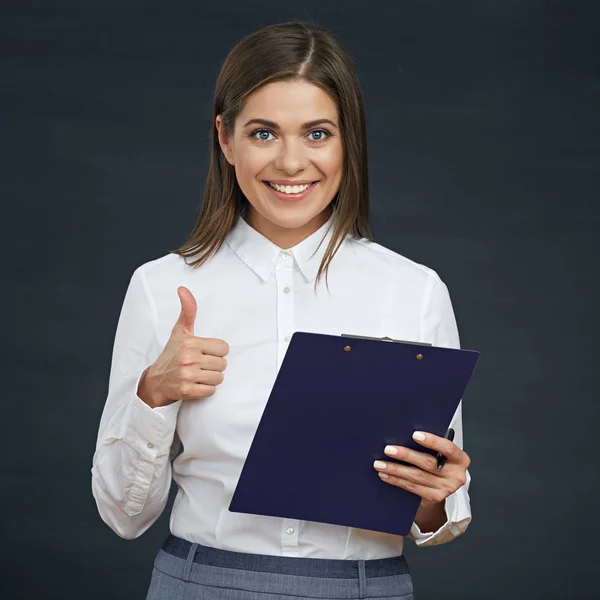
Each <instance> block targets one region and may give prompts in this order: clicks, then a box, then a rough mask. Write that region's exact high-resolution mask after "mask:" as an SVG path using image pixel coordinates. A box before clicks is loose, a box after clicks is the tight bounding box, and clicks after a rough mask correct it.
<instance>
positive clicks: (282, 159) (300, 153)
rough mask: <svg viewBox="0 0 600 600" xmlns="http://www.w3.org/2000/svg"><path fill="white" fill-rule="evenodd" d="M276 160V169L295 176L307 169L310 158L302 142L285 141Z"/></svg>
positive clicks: (295, 140) (296, 140) (294, 140)
mask: <svg viewBox="0 0 600 600" xmlns="http://www.w3.org/2000/svg"><path fill="white" fill-rule="evenodd" d="M279 147H280V150H279V153H278V154H277V157H276V159H275V168H276V169H278V170H280V171H285V172H286V173H288V174H290V175H293V174H294V173H297V172H298V171H302V170H304V169H306V167H307V164H308V156H307V153H306V148H305V147H304V144H303V143H302V140H298V139H291V140H289V139H288V140H284V141H283V143H282V144H280V146H279Z"/></svg>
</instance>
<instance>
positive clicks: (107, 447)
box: [91, 268, 182, 539]
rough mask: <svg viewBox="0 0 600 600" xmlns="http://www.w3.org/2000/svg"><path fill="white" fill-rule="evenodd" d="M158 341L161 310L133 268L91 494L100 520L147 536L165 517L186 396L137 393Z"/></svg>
mask: <svg viewBox="0 0 600 600" xmlns="http://www.w3.org/2000/svg"><path fill="white" fill-rule="evenodd" d="M155 340H156V313H155V311H154V305H153V304H151V300H150V296H149V293H148V290H147V286H146V281H145V278H144V275H143V273H142V272H141V269H140V268H138V269H136V271H134V273H133V275H132V277H131V280H130V283H129V286H128V288H127V292H126V294H125V299H124V302H123V306H122V308H121V313H120V316H119V321H118V324H117V329H116V334H115V341H114V346H113V354H112V364H111V370H110V376H109V383H108V397H107V399H106V403H105V406H104V410H103V413H102V417H101V419H100V426H99V430H98V438H97V442H96V450H95V453H94V456H93V460H92V469H91V472H92V494H93V496H94V498H95V500H96V505H97V507H98V512H99V513H100V516H101V517H102V520H103V521H104V522H105V523H106V524H107V525H108V526H109V527H110V528H111V529H112V530H113V531H114V532H115V533H116V534H117V535H119V536H120V537H122V538H125V539H134V538H137V537H139V536H140V535H142V533H144V531H146V530H147V529H148V528H149V527H150V526H151V525H152V524H153V523H154V522H155V521H156V520H157V519H158V517H159V516H160V514H161V513H162V511H163V510H164V508H165V505H166V503H167V499H168V494H169V489H170V486H171V458H172V457H173V456H175V454H176V451H177V450H178V447H179V443H180V442H179V438H178V437H177V436H176V435H175V429H176V424H177V413H178V410H179V407H180V406H181V402H182V401H181V400H178V401H177V402H174V403H172V404H170V405H168V406H164V407H158V408H151V407H150V406H149V405H148V404H146V403H145V402H144V401H142V399H141V398H140V397H139V396H138V384H139V382H140V380H141V379H142V376H143V374H144V371H145V369H146V368H147V367H148V366H150V364H151V362H152V361H151V358H150V355H151V353H152V350H153V345H154V343H155Z"/></svg>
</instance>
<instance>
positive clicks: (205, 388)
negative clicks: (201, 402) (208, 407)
mask: <svg viewBox="0 0 600 600" xmlns="http://www.w3.org/2000/svg"><path fill="white" fill-rule="evenodd" d="M216 391H217V386H216V385H208V384H204V383H192V382H191V381H184V382H183V383H182V384H181V386H180V389H179V397H180V398H184V399H185V400H194V399H196V398H207V397H208V396H212V395H213V394H214V393H215V392H216Z"/></svg>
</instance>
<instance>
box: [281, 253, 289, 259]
mask: <svg viewBox="0 0 600 600" xmlns="http://www.w3.org/2000/svg"><path fill="white" fill-rule="evenodd" d="M280 256H281V258H287V257H288V256H289V254H288V253H287V252H281V253H280Z"/></svg>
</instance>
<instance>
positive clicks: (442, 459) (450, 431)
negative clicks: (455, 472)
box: [437, 427, 454, 473]
mask: <svg viewBox="0 0 600 600" xmlns="http://www.w3.org/2000/svg"><path fill="white" fill-rule="evenodd" d="M444 437H445V438H446V439H448V440H450V441H451V442H452V441H453V440H454V429H452V427H450V429H448V431H447V432H446V435H445V436H444ZM437 464H438V466H437V472H438V473H439V472H440V471H441V470H442V467H443V466H444V465H445V464H446V457H445V456H444V455H443V454H442V453H441V452H438V453H437Z"/></svg>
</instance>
